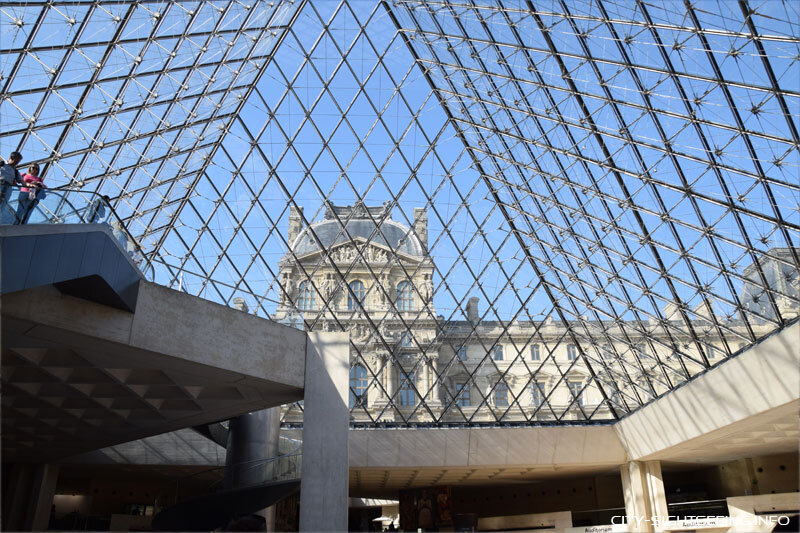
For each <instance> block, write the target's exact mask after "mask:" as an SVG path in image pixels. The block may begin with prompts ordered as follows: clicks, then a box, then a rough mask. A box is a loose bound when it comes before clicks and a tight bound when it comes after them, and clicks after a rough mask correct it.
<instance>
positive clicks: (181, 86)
mask: <svg viewBox="0 0 800 533" xmlns="http://www.w3.org/2000/svg"><path fill="white" fill-rule="evenodd" d="M0 43H1V45H2V47H1V49H0V90H1V91H2V93H1V94H0V150H2V151H3V153H4V154H5V152H10V151H11V150H19V151H21V152H22V153H23V155H24V157H25V161H24V163H27V162H29V161H36V162H39V163H40V165H41V166H42V167H43V168H44V171H43V175H44V177H45V181H46V183H47V184H48V185H49V186H50V187H54V186H64V187H72V188H82V189H85V190H91V191H95V192H98V193H100V194H107V195H109V196H110V197H111V198H112V203H113V205H114V206H115V209H116V211H117V213H118V214H119V216H120V217H121V218H122V219H123V220H124V221H125V223H126V225H127V227H128V228H129V230H130V232H131V233H132V234H133V235H134V236H135V237H136V238H137V239H139V241H140V244H141V245H142V247H143V249H144V250H145V252H146V253H147V254H148V256H149V257H150V259H151V260H152V262H153V264H154V265H155V266H156V269H157V274H156V277H157V281H158V282H160V283H163V284H164V285H167V286H170V287H173V288H179V289H181V290H184V291H187V292H190V293H193V294H198V295H201V296H203V297H206V298H210V299H213V300H216V301H219V302H221V303H224V304H228V305H233V300H234V298H241V299H243V300H244V302H245V303H246V304H247V305H248V306H249V308H250V309H251V310H252V311H253V312H255V313H257V314H259V315H261V316H265V317H276V312H277V311H278V310H279V309H281V308H284V309H285V308H291V307H294V308H297V311H298V312H299V311H307V310H308V308H309V307H314V306H316V307H318V312H316V313H308V312H305V313H304V314H303V315H302V316H301V315H299V314H298V315H297V316H301V318H300V319H298V320H300V322H299V325H300V326H301V327H305V328H309V329H319V328H327V329H334V330H352V329H353V328H354V327H356V325H357V327H359V328H365V331H366V333H365V335H367V336H371V338H373V339H375V341H376V345H377V346H378V347H379V349H380V352H381V353H382V354H385V355H384V356H382V357H375V356H374V354H373V353H371V352H370V353H366V350H365V348H364V347H363V346H364V344H363V343H361V344H360V343H358V342H356V341H354V342H353V345H352V348H353V354H354V357H353V363H354V365H355V364H358V365H361V367H360V368H363V369H366V371H367V374H366V377H365V376H364V375H363V373H359V378H358V379H359V381H358V384H357V386H358V390H357V391H354V392H353V393H354V394H356V395H357V396H358V398H359V401H358V402H354V406H353V413H354V423H356V424H363V425H367V426H374V425H376V424H389V425H399V426H404V425H410V424H418V423H423V424H439V425H442V424H453V425H486V424H490V425H491V424H495V423H517V424H536V423H575V422H574V421H584V422H586V421H588V422H597V421H603V420H610V419H616V418H619V417H621V416H624V415H625V414H626V413H629V412H631V411H633V410H635V409H637V408H639V407H640V406H642V405H644V404H646V403H648V402H650V401H652V400H653V399H654V398H657V397H659V396H661V395H663V394H665V393H666V392H668V391H670V390H672V389H673V388H674V387H676V386H678V385H680V384H681V383H683V382H685V381H687V380H690V379H691V378H692V377H693V376H695V375H697V374H698V373H700V372H703V371H705V370H706V369H708V368H709V367H711V366H713V365H715V364H718V363H719V362H721V361H724V360H725V359H726V358H728V357H731V356H734V355H735V354H736V353H738V352H739V351H741V350H743V349H745V348H747V347H749V346H750V345H752V344H753V343H755V342H757V341H758V340H759V339H760V338H763V337H764V336H766V335H769V334H770V333H772V332H774V331H776V330H779V329H781V328H784V327H785V326H786V325H787V324H788V323H789V322H791V321H793V320H795V317H796V316H797V315H798V313H800V297H799V296H798V291H799V290H800V278H799V276H798V271H799V270H800V248H798V246H799V245H798V237H800V180H798V175H799V173H798V169H799V168H800V136H798V127H799V126H798V122H800V89H799V88H798V84H797V80H798V79H800V7H798V4H797V3H796V2H793V1H791V0H784V1H780V0H771V1H761V2H752V1H750V2H748V1H745V0H740V1H738V3H736V4H734V3H732V2H728V1H722V0H717V1H716V2H702V3H691V2H689V1H688V0H683V2H680V1H678V0H674V1H672V0H655V1H651V2H643V1H625V2H617V1H613V0H572V1H567V0H547V1H544V2H535V3H534V2H530V1H514V2H511V1H508V0H493V1H486V2H482V1H478V0H458V1H442V2H436V1H425V2H419V1H405V0H394V1H392V2H389V1H382V2H375V3H373V2H358V1H349V2H348V1H340V2H309V1H306V0H293V1H275V2H246V1H244V0H241V1H239V0H237V1H218V2H213V1H212V2H188V1H187V2H172V1H169V2H167V1H146V0H142V1H138V2H135V3H132V2H122V1H104V0H91V1H89V0H86V1H64V2H61V1H58V0H46V1H45V0H43V1H40V2H36V1H3V2H1V3H0ZM333 205H353V206H378V205H384V206H386V207H387V209H384V210H382V211H379V210H371V209H368V210H365V211H364V212H362V213H361V214H360V215H357V214H355V211H356V210H352V211H340V210H338V211H337V210H336V209H332V207H331V206H333ZM414 208H424V210H425V212H426V215H427V220H428V224H427V227H426V232H427V233H426V235H424V236H422V235H420V234H419V233H420V230H419V226H418V225H417V224H416V222H417V220H416V219H415V214H414ZM326 212H327V213H328V214H327V215H324V214H325V213H326ZM292 213H294V214H295V216H297V217H299V222H298V223H299V224H300V225H301V226H303V227H307V228H309V233H308V234H309V235H310V237H309V238H310V242H313V243H315V244H316V246H317V247H318V249H319V250H321V252H322V253H321V255H320V256H319V257H318V259H316V260H315V261H316V262H313V263H309V261H307V260H305V259H304V258H303V257H300V256H299V255H297V254H295V251H296V250H295V249H294V248H293V243H292V242H289V239H288V235H289V232H290V231H291V227H290V226H291V224H292V221H291V220H290V219H291V216H290V215H291V214H292ZM376 213H379V214H376ZM323 215H324V216H326V217H330V218H331V219H332V220H335V221H336V223H337V224H338V227H339V228H340V230H339V236H340V237H341V238H343V239H344V240H345V241H352V242H357V243H359V244H358V246H357V253H356V256H354V257H352V258H351V259H350V260H349V263H347V262H345V263H343V262H342V260H341V258H336V257H334V249H333V248H332V247H331V246H329V244H330V243H327V242H326V241H325V239H324V238H323V236H321V235H318V234H317V233H316V232H315V230H314V228H315V227H318V226H316V225H315V224H314V222H319V221H320V220H322V219H323ZM358 217H361V218H365V219H366V220H367V221H369V223H370V224H371V225H370V227H371V228H374V229H373V230H371V231H370V232H369V234H368V235H363V234H361V235H354V234H351V231H350V229H349V228H351V222H353V221H355V220H356V218H358ZM390 220H394V221H397V222H399V223H401V224H402V225H403V227H404V228H406V231H407V235H406V237H405V239H419V240H420V241H421V242H425V245H426V249H425V251H424V254H423V255H424V257H425V260H424V261H422V262H417V263H414V262H409V261H408V258H407V256H406V255H404V253H402V252H401V251H400V250H399V249H397V248H392V249H389V250H388V252H389V254H390V257H389V260H388V261H387V262H386V263H383V264H382V265H377V264H376V263H375V262H374V261H372V260H371V259H370V258H368V257H367V254H368V253H372V252H371V251H370V246H371V245H372V244H375V243H378V242H388V241H389V240H390V239H388V237H387V235H388V233H387V232H386V231H385V228H386V224H388V221H390ZM359 237H360V238H361V240H358V238H359ZM401 241H403V239H401ZM287 262H288V263H291V264H292V265H293V268H295V269H296V271H297V272H299V274H300V279H299V280H297V281H293V280H289V279H288V278H286V277H282V276H281V268H283V265H286V264H288V263H287ZM365 269H366V270H365ZM426 269H430V272H431V277H430V278H425V279H429V280H430V282H431V283H432V286H431V287H430V289H428V288H427V287H425V286H423V284H422V283H421V282H420V280H421V279H423V278H424V276H425V275H427V272H428V270H426ZM323 271H324V272H326V274H325V276H328V275H330V277H329V278H325V279H330V281H331V283H332V285H331V286H322V283H321V281H320V280H321V279H323V278H321V277H320V276H321V275H322V274H321V273H322V272H323ZM362 271H363V272H366V274H367V275H368V278H369V279H372V280H381V279H385V278H387V276H388V275H389V273H390V272H395V273H396V272H398V271H399V272H400V273H401V274H400V276H401V277H402V278H403V279H404V281H405V282H406V283H408V284H409V285H405V286H403V287H404V296H403V299H402V300H401V301H396V294H395V292H394V291H395V288H396V287H397V286H398V284H397V283H393V284H392V285H391V286H384V285H383V284H381V283H379V282H376V283H368V284H367V287H366V295H365V296H364V297H363V298H367V299H368V300H369V299H375V301H378V300H380V301H382V302H385V304H383V305H384V307H383V308H382V309H383V311H382V312H381V313H377V312H372V311H370V308H369V306H365V307H363V308H362V306H361V304H359V305H358V306H357V307H358V308H359V309H357V310H355V311H354V313H355V314H353V313H350V314H347V315H346V316H345V315H343V314H342V313H341V312H338V311H337V307H336V305H337V304H336V299H337V298H339V297H341V296H342V295H344V298H345V299H347V296H348V295H349V296H350V298H352V299H356V298H358V299H359V302H361V301H362V300H363V298H362V296H361V295H360V294H359V295H356V294H354V293H353V292H352V287H351V282H352V281H353V280H354V279H355V278H354V277H353V275H354V273H355V272H362ZM392 275H394V274H392ZM299 281H303V282H304V285H303V290H302V291H300V292H298V291H297V290H295V289H296V288H297V287H298V285H299ZM475 296H477V297H478V298H480V300H481V302H482V303H483V304H485V305H483V311H482V312H481V313H480V316H479V317H478V319H479V320H472V319H467V318H466V316H467V312H468V310H467V307H468V306H467V302H468V299H469V298H470V297H475ZM370 301H371V300H370ZM415 301H416V302H417V303H416V304H415ZM420 302H422V303H424V304H425V305H419V303H420ZM281 306H283V307H281ZM300 308H302V309H300ZM387 310H388V311H387ZM287 316H288V315H286V314H285V313H284V316H283V319H287ZM287 320H288V319H287ZM290 322H291V320H290ZM422 331H426V332H427V331H432V332H434V334H433V336H429V335H427V333H425V334H423V333H421V332H422ZM396 332H401V333H400V334H398V335H394V333H396ZM467 344H469V345H470V346H475V347H477V350H478V351H479V352H480V353H481V354H483V355H482V356H481V357H479V358H478V359H477V360H475V359H474V358H473V360H471V361H469V362H468V361H466V360H464V359H462V357H461V356H459V355H458V354H459V353H460V352H459V349H460V347H461V346H462V345H463V346H466V345H467ZM568 345H569V346H570V348H565V347H566V346H568ZM497 346H501V349H503V347H504V348H505V350H504V359H503V360H502V361H499V360H496V359H495V357H494V354H495V347H497ZM533 346H535V353H536V354H537V355H536V356H535V357H534V356H532V355H529V354H532V353H533V350H534V348H533ZM565 349H566V350H568V351H569V353H570V354H572V353H575V354H576V357H574V358H573V357H572V356H571V355H570V356H569V358H568V359H565V358H564V357H563V352H564V350H565ZM709 354H712V355H713V357H710V356H709ZM545 369H547V370H545ZM392 372H395V373H396V374H397V378H396V380H395V383H396V384H397V385H398V386H396V387H394V388H393V387H392V386H390V385H389V383H390V382H391V379H393V378H390V377H389V374H390V373H392ZM545 374H546V376H547V380H548V385H547V387H545V386H544V385H542V383H543V381H542V380H543V379H544V378H543V376H545ZM456 375H457V376H460V377H459V378H458V379H460V380H461V381H460V382H459V383H457V384H456V383H455V382H454V381H453V380H454V379H455V378H454V377H453V376H456ZM575 375H580V376H582V378H581V381H580V383H578V382H576V381H575V377H574V376H575ZM420 376H429V378H425V379H424V381H421V378H420ZM487 376H491V380H490V383H489V386H486V381H485V380H487V379H489V378H487ZM365 379H366V385H365V381H364V380H365ZM481 380H484V381H481ZM532 388H535V389H536V390H535V398H536V399H535V400H527V399H525V398H527V396H525V395H527V394H529V393H528V392H527V391H530V390H531V389H532ZM461 389H465V390H467V391H470V392H469V394H472V398H473V401H472V402H471V405H470V401H468V400H466V401H465V399H464V397H463V395H461V394H460V393H459V390H461ZM367 390H372V391H377V393H378V394H379V395H380V396H381V397H382V398H384V399H385V401H384V402H383V403H382V404H380V406H377V407H375V406H368V405H366V404H367V402H366V398H367V396H366V394H367V393H366V392H365V391H367ZM589 390H591V391H593V392H592V394H595V397H596V398H597V399H596V401H591V402H587V401H584V394H583V391H589ZM401 394H402V395H403V402H402V403H403V404H404V405H401ZM530 394H534V393H530ZM506 395H507V400H508V401H505V396H506ZM588 395H589V392H586V396H588ZM523 396H525V398H523ZM409 398H412V399H413V401H411V400H409ZM564 398H566V400H564ZM409 402H411V405H405V404H407V403H409ZM506 404H507V405H506ZM467 406H469V407H467ZM298 409H299V407H298ZM390 414H391V416H389V415H390ZM291 416H292V415H291V411H290V412H289V413H288V414H287V417H288V418H287V421H289V420H290V419H291Z"/></svg>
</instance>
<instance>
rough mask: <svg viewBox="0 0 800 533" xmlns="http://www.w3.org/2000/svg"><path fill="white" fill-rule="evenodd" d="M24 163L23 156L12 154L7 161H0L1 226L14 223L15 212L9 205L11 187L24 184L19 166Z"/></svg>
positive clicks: (16, 153)
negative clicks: (21, 162)
mask: <svg viewBox="0 0 800 533" xmlns="http://www.w3.org/2000/svg"><path fill="white" fill-rule="evenodd" d="M20 161H22V154H21V153H19V152H11V155H10V156H9V158H8V159H7V160H6V161H3V160H2V159H0V224H13V223H14V218H15V217H14V210H13V209H12V208H11V206H10V205H8V200H9V198H10V197H11V186H12V185H17V184H22V178H21V177H20V175H19V170H17V165H18V164H19V162H20Z"/></svg>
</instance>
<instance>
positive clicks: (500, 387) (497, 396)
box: [494, 381, 508, 407]
mask: <svg viewBox="0 0 800 533" xmlns="http://www.w3.org/2000/svg"><path fill="white" fill-rule="evenodd" d="M494 404H495V405H496V406H497V407H508V385H506V382H505V381H500V382H499V383H498V384H497V385H496V386H495V388H494Z"/></svg>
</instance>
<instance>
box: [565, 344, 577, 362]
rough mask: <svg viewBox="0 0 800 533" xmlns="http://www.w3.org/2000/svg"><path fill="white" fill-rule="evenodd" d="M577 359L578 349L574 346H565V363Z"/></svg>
mask: <svg viewBox="0 0 800 533" xmlns="http://www.w3.org/2000/svg"><path fill="white" fill-rule="evenodd" d="M577 358H578V347H577V346H575V345H574V344H567V361H574V360H575V359H577Z"/></svg>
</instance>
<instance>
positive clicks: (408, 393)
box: [400, 372, 417, 407]
mask: <svg viewBox="0 0 800 533" xmlns="http://www.w3.org/2000/svg"><path fill="white" fill-rule="evenodd" d="M413 383H414V373H413V372H409V373H408V377H406V376H405V375H403V376H402V381H400V405H401V406H402V407H410V406H412V405H414V404H416V403H417V395H416V394H415V392H414V388H413V387H412V384H413Z"/></svg>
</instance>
